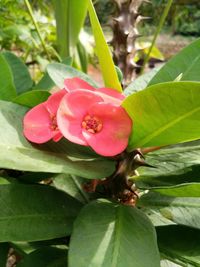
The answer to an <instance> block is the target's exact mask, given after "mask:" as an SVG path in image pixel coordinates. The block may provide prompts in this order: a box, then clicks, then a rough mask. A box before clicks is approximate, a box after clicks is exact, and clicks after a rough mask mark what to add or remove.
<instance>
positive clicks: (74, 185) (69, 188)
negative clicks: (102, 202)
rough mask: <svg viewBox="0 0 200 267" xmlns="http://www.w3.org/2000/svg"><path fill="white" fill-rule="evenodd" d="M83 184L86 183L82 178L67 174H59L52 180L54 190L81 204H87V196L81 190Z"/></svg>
mask: <svg viewBox="0 0 200 267" xmlns="http://www.w3.org/2000/svg"><path fill="white" fill-rule="evenodd" d="M84 182H86V181H85V180H84V179H83V178H80V177H76V176H74V175H69V174H59V175H57V176H56V177H55V178H54V179H53V185H54V186H55V187H56V188H58V189H60V190H63V191H64V192H66V193H67V194H68V195H70V196H72V197H74V198H76V199H77V200H78V201H80V202H82V203H87V202H89V195H88V193H86V192H85V191H84V189H83V184H84Z"/></svg>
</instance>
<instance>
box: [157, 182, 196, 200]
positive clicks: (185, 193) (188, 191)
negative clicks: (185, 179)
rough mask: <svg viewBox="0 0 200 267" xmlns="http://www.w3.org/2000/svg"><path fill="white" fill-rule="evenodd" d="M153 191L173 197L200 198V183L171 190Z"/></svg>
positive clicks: (171, 188) (158, 189)
mask: <svg viewBox="0 0 200 267" xmlns="http://www.w3.org/2000/svg"><path fill="white" fill-rule="evenodd" d="M153 191H155V192H158V193H161V194H164V195H167V196H172V197H199V198H200V183H190V184H182V185H177V186H173V187H170V188H157V189H154V190H153Z"/></svg>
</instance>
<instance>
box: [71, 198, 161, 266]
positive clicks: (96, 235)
mask: <svg viewBox="0 0 200 267" xmlns="http://www.w3.org/2000/svg"><path fill="white" fill-rule="evenodd" d="M86 244H87V245H86ZM77 255H78V257H77ZM144 255H145V257H144ZM133 264H134V265H133ZM74 266H76V267H85V266H90V267H97V266H98V267H101V266H102V267H111V266H113V267H118V266H126V267H129V266H130V267H132V266H134V267H147V266H148V267H157V266H160V259H159V253H158V249H157V245H156V236H155V231H154V228H153V226H152V224H151V223H150V221H149V220H148V218H147V217H146V216H145V214H144V213H142V212H141V211H139V210H138V209H136V208H133V207H129V206H123V205H120V204H117V203H112V202H109V201H106V200H98V201H94V202H91V203H90V204H88V205H87V206H85V207H84V208H83V209H82V210H81V212H80V214H79V216H78V217H77V219H76V221H75V223H74V230H73V233H72V237H71V242H70V250H69V267H74Z"/></svg>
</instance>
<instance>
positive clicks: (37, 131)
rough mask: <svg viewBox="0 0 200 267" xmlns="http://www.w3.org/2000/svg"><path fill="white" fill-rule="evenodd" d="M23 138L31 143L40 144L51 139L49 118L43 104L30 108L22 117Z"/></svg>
mask: <svg viewBox="0 0 200 267" xmlns="http://www.w3.org/2000/svg"><path fill="white" fill-rule="evenodd" d="M23 124H24V136H25V137H26V138H27V139H28V140H29V141H31V142H34V143H37V144H41V143H45V142H47V141H49V140H50V139H51V138H52V137H53V131H52V130H51V128H50V125H51V118H50V114H49V112H48V111H47V109H46V107H45V105H44V103H41V104H39V105H37V106H35V107H34V108H32V109H31V110H30V111H28V113H26V115H25V117H24V121H23Z"/></svg>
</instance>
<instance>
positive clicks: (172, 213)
mask: <svg viewBox="0 0 200 267" xmlns="http://www.w3.org/2000/svg"><path fill="white" fill-rule="evenodd" d="M138 205H139V206H140V207H144V208H150V209H152V210H155V211H156V212H159V213H160V214H161V215H162V216H163V217H165V218H167V219H168V220H171V221H173V222H175V223H177V224H181V225H186V226H190V227H194V228H198V229H200V197H171V196H166V195H161V194H159V193H155V192H154V193H153V192H150V193H148V194H145V195H143V196H142V197H141V198H140V200H139V201H138Z"/></svg>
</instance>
